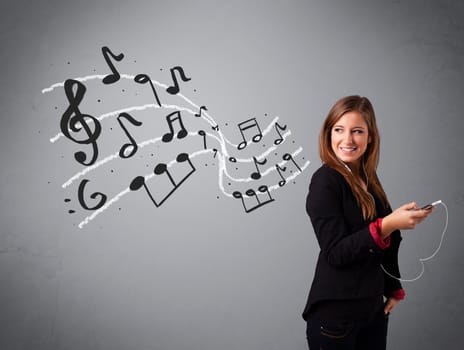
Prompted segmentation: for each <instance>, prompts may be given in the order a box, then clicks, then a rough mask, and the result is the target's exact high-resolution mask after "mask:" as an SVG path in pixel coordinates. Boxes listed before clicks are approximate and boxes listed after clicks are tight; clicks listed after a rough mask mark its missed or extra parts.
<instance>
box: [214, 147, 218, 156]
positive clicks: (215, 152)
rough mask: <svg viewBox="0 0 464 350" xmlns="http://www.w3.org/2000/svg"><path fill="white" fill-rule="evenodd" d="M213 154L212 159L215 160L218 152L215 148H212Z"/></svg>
mask: <svg viewBox="0 0 464 350" xmlns="http://www.w3.org/2000/svg"><path fill="white" fill-rule="evenodd" d="M213 152H214V155H213V158H216V154H217V152H218V150H217V149H216V148H213Z"/></svg>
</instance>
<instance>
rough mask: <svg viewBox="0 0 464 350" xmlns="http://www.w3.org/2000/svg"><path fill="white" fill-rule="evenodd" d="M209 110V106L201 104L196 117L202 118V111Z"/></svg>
mask: <svg viewBox="0 0 464 350" xmlns="http://www.w3.org/2000/svg"><path fill="white" fill-rule="evenodd" d="M207 110H208V108H206V107H205V106H201V107H200V111H199V112H198V113H195V117H198V118H200V117H201V112H202V111H207Z"/></svg>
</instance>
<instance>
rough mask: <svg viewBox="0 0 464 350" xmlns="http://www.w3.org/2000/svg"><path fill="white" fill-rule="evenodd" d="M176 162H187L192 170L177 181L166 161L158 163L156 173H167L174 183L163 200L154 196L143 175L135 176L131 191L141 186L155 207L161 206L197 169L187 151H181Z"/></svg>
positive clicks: (170, 180)
mask: <svg viewBox="0 0 464 350" xmlns="http://www.w3.org/2000/svg"><path fill="white" fill-rule="evenodd" d="M176 162H177V163H178V164H184V163H186V162H187V163H188V165H189V167H190V170H189V171H188V172H187V174H186V175H184V176H183V177H182V179H180V180H178V181H176V180H175V179H174V177H173V175H172V174H171V172H170V171H169V170H168V167H167V165H166V164H165V163H159V164H158V165H156V167H155V169H154V173H155V175H163V174H166V176H167V177H168V179H169V182H170V184H171V185H172V189H171V190H170V191H169V193H168V194H166V195H164V197H162V199H161V200H159V201H157V200H156V199H155V198H154V196H153V195H152V193H151V192H150V190H149V189H148V186H147V184H146V182H145V177H143V176H137V177H136V178H134V179H133V180H132V182H131V183H130V185H129V188H130V190H131V191H137V190H139V189H140V188H142V187H143V188H144V189H145V191H146V192H147V194H148V196H149V197H150V199H151V201H152V202H153V204H154V205H155V207H159V206H161V205H162V204H163V203H164V202H165V201H166V199H168V198H169V197H170V196H171V195H172V194H173V193H174V192H175V191H176V190H177V189H178V188H179V187H180V185H182V184H183V183H184V181H185V180H187V178H188V177H189V176H190V175H192V174H193V173H194V172H195V171H196V169H195V167H194V166H193V164H192V162H191V161H190V158H189V155H188V154H187V153H180V154H179V155H178V156H177V158H176Z"/></svg>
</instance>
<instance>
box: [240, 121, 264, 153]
mask: <svg viewBox="0 0 464 350" xmlns="http://www.w3.org/2000/svg"><path fill="white" fill-rule="evenodd" d="M238 128H239V130H240V133H241V135H242V139H243V141H242V142H240V143H239V144H238V146H237V148H238V149H239V150H242V149H244V148H245V147H246V146H247V139H246V138H245V133H244V132H245V131H247V130H248V129H251V128H256V129H257V132H256V133H255V134H254V136H253V137H252V141H253V142H259V141H260V140H261V138H262V137H263V134H262V132H261V129H260V127H259V125H258V122H257V121H256V118H251V119H248V120H245V121H243V122H241V123H239V124H238Z"/></svg>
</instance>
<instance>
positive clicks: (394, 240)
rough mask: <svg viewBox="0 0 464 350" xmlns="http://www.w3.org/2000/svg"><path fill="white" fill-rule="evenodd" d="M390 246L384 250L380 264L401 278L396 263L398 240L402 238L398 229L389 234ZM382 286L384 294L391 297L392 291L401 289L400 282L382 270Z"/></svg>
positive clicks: (391, 273)
mask: <svg viewBox="0 0 464 350" xmlns="http://www.w3.org/2000/svg"><path fill="white" fill-rule="evenodd" d="M390 237H391V239H390V246H389V247H388V248H387V249H386V250H385V254H384V256H383V259H382V265H383V268H384V269H385V271H387V272H388V273H389V274H390V275H392V276H395V277H397V278H401V274H400V269H399V265H398V250H399V247H400V242H401V240H402V238H401V233H400V231H398V230H396V231H394V232H393V233H392V234H391V235H390ZM384 282H385V283H384V286H385V291H384V294H385V296H386V297H387V298H388V297H391V296H394V292H395V291H397V290H400V289H403V287H402V286H401V282H400V281H398V280H397V279H396V278H392V277H391V276H389V275H388V274H386V273H385V272H384Z"/></svg>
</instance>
